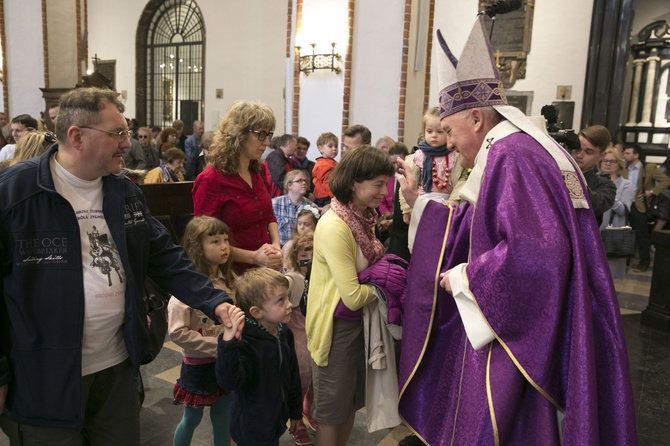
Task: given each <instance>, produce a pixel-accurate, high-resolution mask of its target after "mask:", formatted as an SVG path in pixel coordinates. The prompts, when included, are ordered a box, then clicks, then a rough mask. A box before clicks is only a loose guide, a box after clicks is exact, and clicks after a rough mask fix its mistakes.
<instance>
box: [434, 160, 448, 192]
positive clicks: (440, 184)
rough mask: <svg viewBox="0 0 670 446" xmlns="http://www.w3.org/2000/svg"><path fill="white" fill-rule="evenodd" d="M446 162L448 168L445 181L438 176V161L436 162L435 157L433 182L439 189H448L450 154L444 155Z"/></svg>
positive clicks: (445, 171)
mask: <svg viewBox="0 0 670 446" xmlns="http://www.w3.org/2000/svg"><path fill="white" fill-rule="evenodd" d="M444 162H445V163H447V168H446V169H445V170H444V173H445V176H446V178H445V179H444V181H440V180H439V179H438V178H437V163H436V162H435V158H433V184H434V185H435V187H437V188H438V189H446V188H447V186H448V185H449V155H447V156H445V157H444Z"/></svg>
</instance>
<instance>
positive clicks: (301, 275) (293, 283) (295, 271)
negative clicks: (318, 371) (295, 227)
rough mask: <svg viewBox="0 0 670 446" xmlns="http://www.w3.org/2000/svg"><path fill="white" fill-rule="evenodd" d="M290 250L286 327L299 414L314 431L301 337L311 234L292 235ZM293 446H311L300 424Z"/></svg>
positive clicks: (309, 378)
mask: <svg viewBox="0 0 670 446" xmlns="http://www.w3.org/2000/svg"><path fill="white" fill-rule="evenodd" d="M291 241H292V243H291V247H290V248H289V251H288V255H287V256H286V257H285V259H286V261H287V262H288V264H287V267H288V271H287V272H286V277H287V278H288V279H289V283H290V286H289V300H290V301H291V304H292V305H293V308H292V309H291V311H292V313H291V320H290V321H289V323H288V326H289V328H290V329H291V331H292V332H293V336H294V339H295V352H296V355H297V357H298V368H299V369H300V383H301V385H302V414H303V419H304V420H306V421H307V424H308V425H309V427H310V428H311V429H312V430H314V431H316V427H317V426H316V421H315V420H314V418H312V415H311V414H310V410H311V408H312V401H313V400H314V393H313V389H312V368H311V367H312V365H311V358H310V355H309V350H307V334H306V333H305V314H304V310H305V302H304V300H303V299H304V298H306V297H307V287H308V281H309V270H310V265H311V263H312V251H313V246H314V232H313V229H312V230H307V231H305V232H303V233H302V234H300V233H296V234H294V236H293V237H291ZM293 439H294V440H295V443H296V445H308V444H311V442H310V440H309V436H308V435H307V431H306V430H305V424H304V423H300V425H299V426H298V431H297V432H296V433H295V434H294V435H293Z"/></svg>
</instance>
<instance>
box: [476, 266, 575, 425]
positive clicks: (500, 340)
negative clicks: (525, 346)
mask: <svg viewBox="0 0 670 446" xmlns="http://www.w3.org/2000/svg"><path fill="white" fill-rule="evenodd" d="M463 276H465V281H466V282H467V291H465V293H467V294H468V295H469V296H471V298H472V300H473V302H474V303H475V305H477V308H478V309H479V312H480V313H482V317H483V318H484V320H485V321H486V324H487V325H488V326H489V328H490V329H491V332H492V333H493V335H494V336H495V338H496V340H497V341H498V342H499V343H500V345H501V346H502V348H504V349H505V351H506V352H507V355H508V356H509V357H510V359H511V360H512V362H513V363H514V365H515V366H516V368H517V369H518V370H519V372H521V374H522V375H523V376H524V378H526V381H528V382H529V383H530V385H532V386H533V387H534V388H535V390H537V391H538V392H540V395H542V396H543V397H544V398H546V399H547V400H548V401H549V402H550V403H551V404H553V405H554V406H555V407H556V409H558V410H560V411H561V412H563V413H565V409H564V408H562V407H561V406H560V405H559V404H558V403H557V402H556V401H554V399H553V398H552V397H550V396H549V393H547V392H546V391H545V390H544V389H542V388H541V387H540V386H539V385H538V384H537V383H536V382H535V381H534V380H533V379H532V378H531V377H530V375H529V374H528V372H526V370H525V369H524V368H523V366H522V365H521V364H520V363H519V361H517V359H516V357H515V356H514V354H513V353H512V351H511V350H510V349H509V347H507V344H505V342H504V341H503V340H502V339H501V338H500V336H498V333H496V331H495V330H494V329H493V327H491V324H489V321H488V319H486V316H484V312H483V311H482V309H481V308H480V307H479V303H477V300H476V299H475V296H474V294H472V291H470V279H469V278H468V273H467V271H466V270H465V269H463Z"/></svg>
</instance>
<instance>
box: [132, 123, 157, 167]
mask: <svg viewBox="0 0 670 446" xmlns="http://www.w3.org/2000/svg"><path fill="white" fill-rule="evenodd" d="M137 140H138V141H139V142H140V145H141V146H142V149H143V150H144V159H145V160H146V162H147V169H153V168H156V167H158V166H160V164H161V161H160V157H159V156H158V149H156V148H155V147H151V130H149V128H148V127H140V128H139V129H138V130H137Z"/></svg>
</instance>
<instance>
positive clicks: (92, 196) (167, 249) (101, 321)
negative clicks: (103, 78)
mask: <svg viewBox="0 0 670 446" xmlns="http://www.w3.org/2000/svg"><path fill="white" fill-rule="evenodd" d="M123 110H124V107H123V104H122V103H121V102H119V100H118V98H117V94H116V93H115V92H113V91H110V90H100V89H96V88H84V89H78V90H73V91H71V92H69V93H67V94H65V95H63V97H62V98H61V100H60V112H59V115H58V120H57V123H56V130H57V134H58V144H55V145H53V146H52V147H51V148H50V149H49V150H48V151H47V152H45V153H44V154H43V155H42V156H40V157H39V158H35V159H32V160H29V161H26V162H23V163H21V164H18V165H16V166H14V167H11V168H9V169H6V170H4V171H2V172H0V215H2V220H1V221H0V280H1V282H0V283H1V284H2V285H1V286H0V291H1V292H0V299H1V300H0V410H2V409H4V412H3V414H2V416H1V417H0V425H1V427H2V429H3V431H5V433H6V434H7V435H8V436H9V437H10V439H11V441H12V443H11V444H12V445H14V444H20V445H23V446H30V445H38V444H40V445H42V444H50V445H72V444H109V445H112V444H115V445H117V444H118V445H137V444H139V438H140V436H139V401H138V394H137V377H138V371H139V365H140V361H141V359H142V357H143V356H144V354H145V352H146V350H147V347H148V336H149V332H148V326H147V314H146V307H145V303H144V299H143V285H144V281H145V276H148V277H150V278H152V279H153V280H154V281H156V282H157V283H158V284H159V285H160V286H161V287H162V288H164V289H165V290H167V291H169V292H170V293H171V294H173V295H175V296H177V297H179V298H180V299H183V300H184V302H186V303H187V304H188V305H190V306H193V307H195V308H198V309H200V310H202V311H204V312H205V314H207V315H208V316H209V317H217V319H219V320H222V321H223V322H224V323H226V324H230V320H229V318H228V317H227V313H228V309H229V307H230V304H231V303H232V301H231V300H230V298H229V297H228V296H227V295H226V294H225V293H224V292H222V291H220V290H216V289H215V288H213V287H212V284H211V282H210V281H209V279H208V278H207V277H205V276H203V275H201V274H199V273H198V272H196V270H195V268H194V266H193V263H192V262H191V261H190V260H188V258H187V257H186V255H185V253H184V251H183V249H182V248H181V247H178V246H175V245H174V244H173V243H172V241H171V238H170V235H169V234H168V233H167V231H166V230H165V228H164V227H162V226H161V225H160V224H159V223H158V222H157V221H156V220H154V219H153V217H152V216H151V214H150V213H149V211H148V209H147V205H146V202H145V201H144V197H143V195H142V193H141V191H140V189H139V188H138V187H137V186H135V185H134V184H133V183H132V182H131V181H129V180H127V179H126V178H124V177H123V176H120V175H117V174H118V173H119V172H120V171H121V169H122V156H123V152H124V150H125V149H127V148H129V147H130V141H129V138H130V132H129V130H128V127H127V124H126V120H125V119H124V117H123V114H122V112H123Z"/></svg>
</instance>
